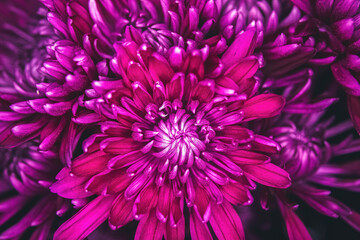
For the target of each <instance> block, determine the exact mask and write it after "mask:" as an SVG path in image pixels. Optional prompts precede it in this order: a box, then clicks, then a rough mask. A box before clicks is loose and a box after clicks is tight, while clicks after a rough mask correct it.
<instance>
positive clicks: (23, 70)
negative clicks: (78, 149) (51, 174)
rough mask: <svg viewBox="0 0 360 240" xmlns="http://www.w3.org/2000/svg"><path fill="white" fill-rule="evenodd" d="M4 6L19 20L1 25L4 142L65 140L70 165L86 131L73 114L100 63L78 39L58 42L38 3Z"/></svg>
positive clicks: (45, 144)
mask: <svg viewBox="0 0 360 240" xmlns="http://www.w3.org/2000/svg"><path fill="white" fill-rule="evenodd" d="M29 5H30V6H29ZM2 10H3V11H4V12H6V13H5V14H10V13H13V14H15V15H11V14H10V15H11V17H12V18H15V19H14V20H13V21H2V22H1V23H0V34H1V36H2V40H1V46H3V47H4V49H2V50H1V51H0V61H1V67H0V71H1V72H0V74H1V78H0V126H1V127H0V146H1V147H7V148H8V147H16V146H19V145H21V144H23V143H25V142H27V141H29V140H31V139H33V138H36V137H38V136H40V145H39V149H40V150H43V151H47V150H49V149H51V147H52V146H53V145H54V144H55V143H57V142H60V143H59V144H60V145H61V147H60V157H61V159H62V161H63V162H67V163H69V162H70V159H71V154H72V151H73V149H71V146H74V144H73V143H74V142H76V139H77V138H76V137H77V136H78V134H79V133H81V131H82V127H80V126H77V125H76V124H75V123H73V122H72V121H71V117H72V115H73V114H75V113H76V112H77V110H78V106H79V103H78V99H79V98H80V100H79V102H81V96H82V95H83V91H84V90H85V87H86V86H88V85H89V80H88V79H89V78H91V79H93V78H94V76H93V75H92V74H95V72H96V70H94V69H95V66H94V65H93V63H92V61H91V59H90V57H88V55H87V54H86V53H85V51H84V50H81V48H80V47H78V46H77V45H76V44H75V43H73V42H71V41H68V40H59V38H60V37H61V36H58V35H57V34H55V33H54V30H53V28H52V26H51V25H50V23H49V22H48V21H47V20H46V15H47V14H48V11H47V10H46V9H45V8H43V7H41V5H40V4H38V2H36V1H34V2H33V4H28V3H27V2H22V1H14V2H8V3H7V4H6V5H5V6H4V9H2ZM89 59H90V60H89Z"/></svg>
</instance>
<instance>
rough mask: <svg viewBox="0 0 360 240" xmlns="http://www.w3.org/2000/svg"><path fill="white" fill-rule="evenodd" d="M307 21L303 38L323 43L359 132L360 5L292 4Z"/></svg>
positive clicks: (353, 1)
mask: <svg viewBox="0 0 360 240" xmlns="http://www.w3.org/2000/svg"><path fill="white" fill-rule="evenodd" d="M292 1H293V2H294V4H295V5H296V6H298V7H299V8H300V9H301V10H303V11H304V12H305V13H306V14H307V17H308V20H307V21H304V24H303V28H302V30H303V33H304V35H308V36H310V35H313V36H315V38H316V39H322V44H321V45H322V46H323V47H322V48H324V47H325V46H326V48H327V50H326V51H325V52H327V54H328V60H329V61H327V62H323V63H326V64H330V63H331V70H332V73H333V75H334V77H335V79H336V80H337V81H338V82H339V83H340V84H341V85H342V86H343V87H344V90H345V92H346V93H347V94H348V108H349V112H350V116H351V118H352V120H353V122H354V125H355V127H356V129H357V131H358V132H360V114H359V113H360V98H359V96H360V80H359V79H360V78H359V72H360V69H359V61H360V60H359V59H360V58H359V53H360V47H359V46H360V39H359V36H360V35H359V33H360V21H359V19H360V15H359V13H360V11H359V6H360V2H359V1H357V0H349V1H342V0H334V1H330V0H328V1H314V2H312V1H309V0H306V1H298V0H292Z"/></svg>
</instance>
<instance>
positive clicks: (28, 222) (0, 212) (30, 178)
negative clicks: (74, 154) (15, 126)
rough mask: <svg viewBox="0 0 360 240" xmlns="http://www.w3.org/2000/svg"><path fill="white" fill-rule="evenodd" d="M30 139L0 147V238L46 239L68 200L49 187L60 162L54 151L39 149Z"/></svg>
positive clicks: (66, 206) (68, 203)
mask: <svg viewBox="0 0 360 240" xmlns="http://www.w3.org/2000/svg"><path fill="white" fill-rule="evenodd" d="M38 145H39V143H38V142H37V141H30V142H28V143H25V144H23V145H20V146H18V147H16V148H12V149H0V157H1V162H0V164H1V165H0V167H1V171H2V173H1V175H2V178H1V180H0V184H1V188H0V189H1V190H0V199H1V201H0V219H1V220H0V225H1V226H2V227H1V232H0V239H19V238H20V237H21V236H26V234H28V230H29V229H33V230H30V235H29V236H30V237H29V239H47V238H48V236H49V233H50V231H51V228H52V225H53V221H54V219H55V217H56V216H57V215H58V216H62V215H63V214H64V213H65V212H66V211H67V209H68V208H69V207H70V202H69V201H68V200H66V199H63V198H61V197H59V196H57V195H55V194H53V193H51V192H50V191H49V188H48V187H49V186H50V185H51V184H52V183H53V182H54V180H55V178H54V176H55V175H56V173H57V172H58V171H59V169H61V167H62V164H61V162H60V160H59V158H58V157H57V155H56V153H55V152H53V151H43V152H39V151H38Z"/></svg>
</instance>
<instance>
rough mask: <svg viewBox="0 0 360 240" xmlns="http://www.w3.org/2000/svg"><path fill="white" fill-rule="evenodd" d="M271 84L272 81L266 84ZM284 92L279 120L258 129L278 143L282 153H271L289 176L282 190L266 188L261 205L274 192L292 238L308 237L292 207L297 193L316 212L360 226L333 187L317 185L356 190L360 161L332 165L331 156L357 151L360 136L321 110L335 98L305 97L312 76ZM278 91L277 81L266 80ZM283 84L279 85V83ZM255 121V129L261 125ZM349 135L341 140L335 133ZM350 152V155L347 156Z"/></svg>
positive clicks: (308, 93)
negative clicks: (356, 137)
mask: <svg viewBox="0 0 360 240" xmlns="http://www.w3.org/2000/svg"><path fill="white" fill-rule="evenodd" d="M269 84H270V83H269ZM287 84H288V85H287V86H286V88H285V90H284V91H283V95H284V96H285V97H287V100H288V101H287V104H286V106H285V107H284V111H283V113H282V114H281V115H279V116H278V117H277V118H274V119H271V120H270V121H264V123H263V125H262V129H261V130H260V128H259V129H258V131H259V132H261V133H265V132H266V134H265V135H267V136H269V137H271V138H272V139H273V140H274V141H276V142H278V143H279V144H280V146H281V151H280V153H278V154H275V155H273V156H271V157H272V159H273V161H274V163H275V164H276V165H278V166H280V167H282V168H284V169H285V170H286V171H287V172H288V173H289V174H290V177H291V179H292V186H291V187H290V188H288V189H286V190H278V189H277V190H271V189H264V190H263V193H264V194H263V196H262V199H261V204H262V207H263V208H264V209H268V208H269V205H268V204H269V197H270V196H275V197H276V199H277V203H278V205H279V208H280V210H281V213H282V215H283V218H284V220H285V222H286V227H287V231H288V235H289V239H290V240H295V239H300V238H301V239H312V238H311V236H310V234H309V233H308V231H307V229H306V227H305V225H304V224H303V223H302V221H301V220H300V218H299V217H298V216H297V215H296V213H295V212H294V210H295V209H296V208H297V207H298V205H295V204H292V203H293V202H292V200H290V199H293V198H292V197H293V196H297V197H298V198H299V199H301V200H302V201H304V202H305V203H307V204H308V205H309V206H311V207H312V208H314V209H315V210H316V211H318V212H320V213H322V214H324V215H326V216H329V217H333V218H342V219H343V220H345V221H346V222H347V223H349V224H350V225H351V226H353V227H354V228H355V229H357V230H360V215H359V214H358V213H357V212H356V211H354V210H352V209H350V208H349V207H348V206H346V205H345V204H343V203H341V202H340V201H338V200H336V199H335V198H333V197H332V196H330V194H331V191H329V190H325V189H323V188H321V187H333V188H342V189H345V190H349V191H354V192H358V191H359V190H360V188H359V187H360V175H359V166H358V165H359V164H358V161H357V160H354V159H351V158H350V161H345V160H343V161H341V162H339V163H336V164H335V163H332V162H331V160H332V159H334V158H336V157H337V158H339V157H340V158H342V159H345V156H346V155H347V154H353V153H358V152H359V151H360V145H359V143H360V139H354V138H353V137H352V136H351V132H350V131H349V130H351V128H352V124H351V122H350V120H349V121H346V122H343V123H339V124H334V123H333V122H334V118H328V116H327V115H325V110H324V109H326V108H328V107H329V106H330V105H331V104H332V103H333V102H334V101H336V98H328V97H322V98H319V99H318V100H317V101H314V100H313V101H309V100H306V99H309V97H308V96H309V95H310V92H309V90H310V85H311V78H309V79H308V81H306V84H305V85H304V84H303V83H297V84H293V85H292V84H291V82H288V83H287ZM270 85H271V87H272V88H273V89H276V88H277V86H276V84H270ZM280 85H281V84H280ZM260 125H261V124H258V125H257V127H260ZM344 133H347V134H348V137H346V138H345V139H343V140H341V141H339V137H338V136H344ZM350 156H351V155H350Z"/></svg>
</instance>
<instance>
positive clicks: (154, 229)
mask: <svg viewBox="0 0 360 240" xmlns="http://www.w3.org/2000/svg"><path fill="white" fill-rule="evenodd" d="M164 231H165V224H164V223H162V222H160V221H159V220H158V219H157V217H156V213H155V210H152V211H150V213H149V214H148V215H147V216H145V217H143V218H142V219H141V220H140V223H139V225H138V227H137V229H136V234H135V240H142V239H153V240H161V239H162V237H163V235H164Z"/></svg>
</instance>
